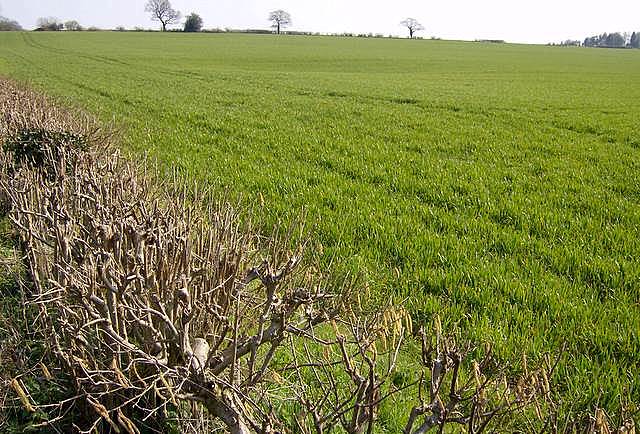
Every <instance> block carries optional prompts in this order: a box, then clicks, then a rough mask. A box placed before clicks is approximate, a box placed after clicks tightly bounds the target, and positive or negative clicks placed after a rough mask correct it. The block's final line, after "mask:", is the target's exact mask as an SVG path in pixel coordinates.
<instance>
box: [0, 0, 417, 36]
mask: <svg viewBox="0 0 640 434" xmlns="http://www.w3.org/2000/svg"><path fill="white" fill-rule="evenodd" d="M145 12H147V13H149V14H150V15H151V20H152V21H156V22H159V23H160V26H161V31H163V32H166V31H167V28H168V27H169V26H175V25H176V24H179V23H180V21H181V19H182V13H181V12H180V11H178V10H176V9H174V8H173V7H172V6H171V2H170V1H169V0H147V3H146V4H145ZM268 20H269V21H270V22H271V28H272V29H273V31H274V32H275V33H277V34H280V33H281V32H282V31H283V30H284V29H285V28H287V27H289V26H290V25H291V24H292V23H293V20H292V18H291V14H289V13H288V12H287V11H284V10H282V9H278V10H274V11H272V12H270V13H269V16H268ZM37 25H38V27H37V28H36V30H40V31H60V30H68V31H81V30H85V29H84V28H83V27H82V26H81V25H80V23H78V22H77V21H75V20H70V21H66V22H64V23H63V22H62V21H60V20H58V19H57V18H53V17H42V18H39V19H38V21H37ZM400 25H401V26H403V27H405V28H406V29H407V31H408V32H409V38H411V39H413V38H414V37H415V36H416V34H417V33H418V32H420V31H422V30H424V26H423V25H422V24H420V22H418V20H416V19H415V18H407V19H405V20H403V21H401V22H400ZM2 30H14V31H17V30H22V27H21V26H20V24H18V22H16V21H11V20H9V19H7V18H3V17H0V31H2ZM86 30H97V29H96V28H93V27H92V28H89V29H86ZM116 30H119V31H123V30H125V29H124V27H122V26H119V27H117V28H116ZM136 30H142V29H140V28H136ZM181 30H182V31H183V32H200V31H202V30H203V20H202V17H200V15H198V14H197V13H195V12H193V13H191V14H190V15H187V16H186V17H185V21H184V24H183V28H182V29H181ZM295 33H304V32H295ZM304 34H306V33H304ZM349 35H351V34H349ZM364 36H369V35H364ZM370 36H373V35H370ZM376 36H378V35H376Z"/></svg>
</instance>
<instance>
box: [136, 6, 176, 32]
mask: <svg viewBox="0 0 640 434" xmlns="http://www.w3.org/2000/svg"><path fill="white" fill-rule="evenodd" d="M144 10H145V12H149V13H150V14H151V19H152V20H153V21H160V23H161V24H162V31H163V32H165V31H167V26H169V25H171V24H176V23H178V21H180V18H181V17H182V15H181V14H180V12H179V11H176V10H175V9H173V8H172V7H171V3H170V2H169V0H148V1H147V5H146V6H145V8H144Z"/></svg>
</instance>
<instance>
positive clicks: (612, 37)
mask: <svg viewBox="0 0 640 434" xmlns="http://www.w3.org/2000/svg"><path fill="white" fill-rule="evenodd" d="M634 34H635V33H634ZM632 38H633V35H632ZM636 39H637V36H636ZM582 45H584V46H585V47H600V48H624V47H627V46H629V47H632V46H633V45H632V44H631V43H629V44H627V36H626V35H623V34H621V33H618V32H616V33H603V34H601V35H596V36H590V37H588V38H585V40H584V42H583V44H582ZM636 48H637V47H636Z"/></svg>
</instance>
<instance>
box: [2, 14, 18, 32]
mask: <svg viewBox="0 0 640 434" xmlns="http://www.w3.org/2000/svg"><path fill="white" fill-rule="evenodd" d="M20 30H22V26H21V25H20V24H19V23H18V22H17V21H14V20H10V19H9V18H5V17H0V32H17V31H20Z"/></svg>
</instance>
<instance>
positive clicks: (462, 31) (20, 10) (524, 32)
mask: <svg viewBox="0 0 640 434" xmlns="http://www.w3.org/2000/svg"><path fill="white" fill-rule="evenodd" d="M145 2H146V0H0V14H1V15H3V16H6V17H9V18H11V19H15V20H17V21H18V22H20V23H21V24H22V26H23V27H25V28H33V27H34V26H35V23H36V20H37V18H38V17H41V16H53V17H56V18H59V19H60V20H63V21H65V20H69V19H75V20H78V21H79V22H80V23H81V24H82V25H84V26H97V27H102V28H113V27H116V26H120V25H122V26H125V27H127V28H131V27H134V26H142V27H146V28H151V27H154V28H155V27H157V24H156V23H153V22H152V21H151V20H150V19H149V16H148V14H146V13H145V12H144V5H145ZM172 4H173V6H174V8H175V9H178V10H180V11H181V12H182V13H183V15H184V14H187V13H190V12H197V13H198V14H200V16H202V18H203V19H204V25H205V27H207V28H212V27H220V28H224V27H230V28H268V27H269V23H268V21H267V20H266V17H267V14H268V12H269V11H271V10H274V9H285V10H287V11H288V12H289V13H290V14H291V16H292V17H293V26H292V27H291V29H293V30H307V31H319V32H358V33H368V32H372V33H384V34H394V35H404V34H405V33H404V30H403V29H402V27H400V26H399V25H398V23H399V22H400V21H401V20H402V19H404V18H407V17H413V18H416V19H418V20H419V21H420V22H421V23H422V24H423V25H424V26H425V28H426V30H425V31H424V32H422V33H421V35H422V36H424V37H430V36H438V37H441V38H445V39H468V40H473V39H505V40H507V41H510V42H531V43H546V42H552V41H561V40H564V39H569V38H571V39H583V38H584V37H585V36H589V35H592V34H598V33H602V32H614V31H634V30H636V31H640V0H618V1H610V2H603V1H601V0H598V1H594V0H524V1H518V0H448V1H441V0H435V1H424V0H422V1H421V0H391V1H388V0H387V1H382V0H172Z"/></svg>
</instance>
